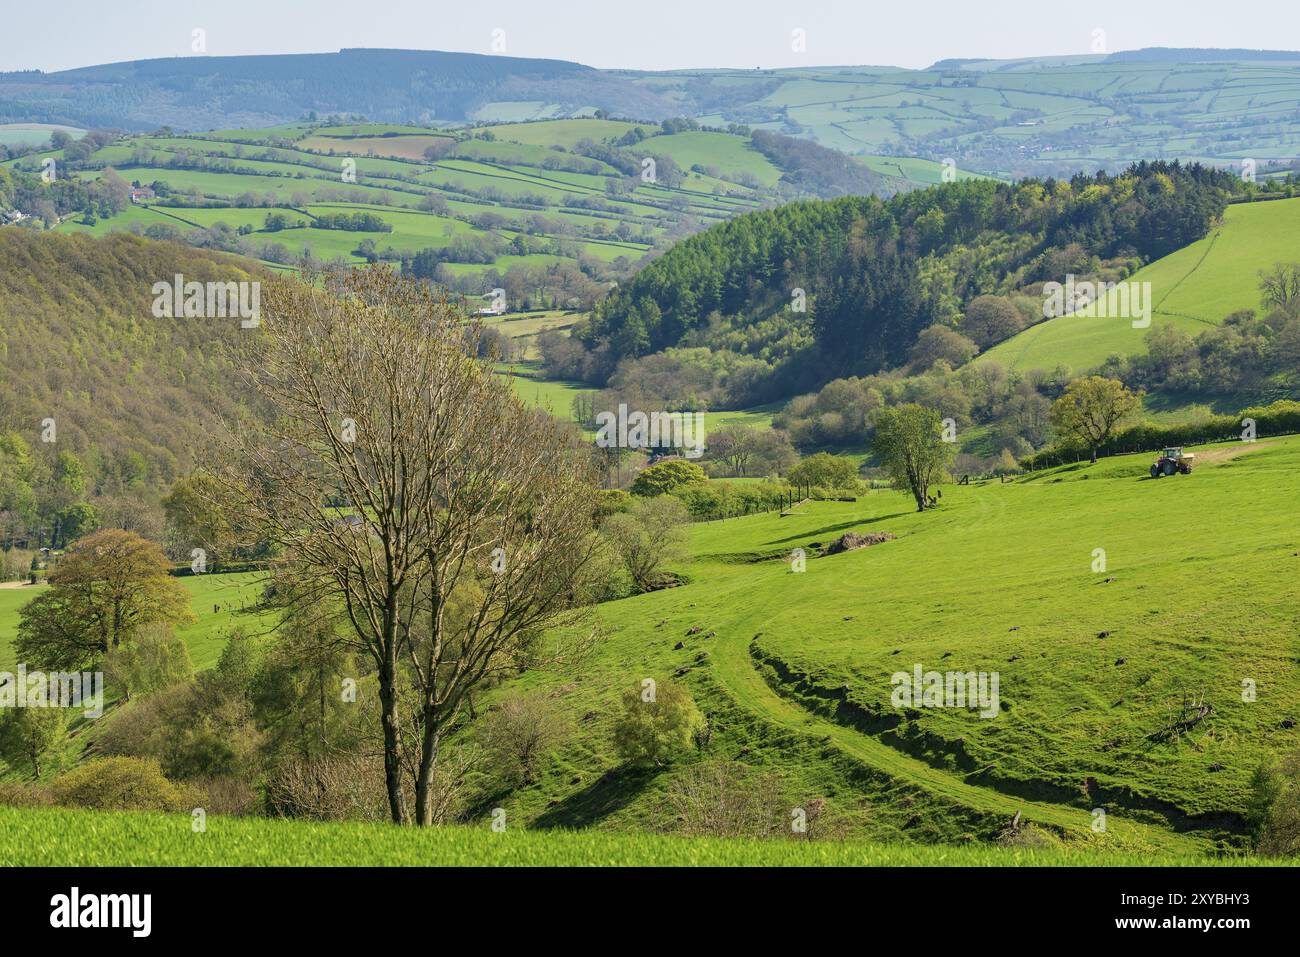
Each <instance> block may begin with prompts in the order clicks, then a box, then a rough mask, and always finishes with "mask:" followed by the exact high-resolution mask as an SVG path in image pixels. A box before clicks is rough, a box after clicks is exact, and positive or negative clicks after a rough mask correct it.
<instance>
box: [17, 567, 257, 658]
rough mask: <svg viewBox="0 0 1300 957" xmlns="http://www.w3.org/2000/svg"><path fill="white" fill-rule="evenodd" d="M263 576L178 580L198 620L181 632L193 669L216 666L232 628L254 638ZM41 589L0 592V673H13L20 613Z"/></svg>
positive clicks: (28, 588)
mask: <svg viewBox="0 0 1300 957" xmlns="http://www.w3.org/2000/svg"><path fill="white" fill-rule="evenodd" d="M262 580H263V576H262V575H261V574H260V573H257V572H237V573H232V574H209V575H186V576H183V577H182V578H181V579H180V581H181V584H182V585H184V586H185V589H186V591H188V592H189V593H190V596H191V601H190V610H191V611H193V612H194V617H195V618H197V619H198V621H197V622H196V623H195V624H193V625H189V626H187V627H185V628H182V629H180V630H179V632H178V634H179V635H180V636H181V637H182V638H184V639H185V644H186V647H188V648H189V652H190V661H191V663H192V664H193V665H194V667H195V669H196V670H202V669H204V668H210V667H211V666H212V665H214V664H216V663H217V658H219V657H220V656H221V649H222V648H223V647H225V643H226V638H227V637H228V635H229V634H230V632H231V631H232V630H234V629H236V628H240V627H242V628H244V629H245V630H246V631H248V632H249V633H250V634H251V633H256V632H257V630H258V628H259V627H260V619H259V617H258V615H257V612H256V610H255V608H254V606H255V605H256V604H257V600H258V597H259V595H260V594H261V588H262ZM45 587H46V586H45V585H26V586H23V587H21V588H0V671H5V670H9V669H12V668H13V667H14V665H16V664H17V660H16V659H15V658H14V651H13V640H14V638H15V637H16V636H17V634H18V609H19V608H21V607H22V606H23V605H25V604H27V602H29V601H31V600H32V598H33V596H35V595H37V594H39V592H40V590H41V589H43V588H45Z"/></svg>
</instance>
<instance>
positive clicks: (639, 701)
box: [614, 678, 704, 767]
mask: <svg viewBox="0 0 1300 957" xmlns="http://www.w3.org/2000/svg"><path fill="white" fill-rule="evenodd" d="M703 725H704V718H703V717H702V716H701V715H700V712H699V709H698V708H696V707H695V702H694V701H693V700H692V699H691V696H690V695H689V694H688V693H687V692H686V690H685V689H684V688H682V687H681V686H679V685H676V684H673V683H672V682H671V681H667V680H662V681H660V680H656V679H653V678H646V679H645V680H644V681H643V682H642V683H641V684H640V685H639V686H637V687H635V688H629V689H628V690H627V691H625V692H623V713H622V714H621V715H619V718H618V720H617V722H616V723H615V725H614V748H615V750H616V751H617V752H618V755H619V757H620V758H622V759H623V760H624V761H626V762H628V763H629V764H633V765H639V766H643V767H662V766H663V765H665V764H668V763H669V762H671V761H672V760H673V758H675V757H677V756H678V755H680V754H682V753H684V752H687V751H689V750H690V749H691V748H692V747H693V746H694V743H695V733H696V731H697V730H698V729H699V728H701V727H702V726H703Z"/></svg>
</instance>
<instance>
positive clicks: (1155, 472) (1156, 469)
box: [1151, 465, 1160, 478]
mask: <svg viewBox="0 0 1300 957" xmlns="http://www.w3.org/2000/svg"><path fill="white" fill-rule="evenodd" d="M1151 477H1152V478H1160V466H1158V465H1153V466H1151Z"/></svg>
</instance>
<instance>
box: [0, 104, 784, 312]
mask: <svg viewBox="0 0 1300 957" xmlns="http://www.w3.org/2000/svg"><path fill="white" fill-rule="evenodd" d="M636 128H639V129H641V130H642V131H643V133H644V134H645V135H646V137H647V138H646V139H645V140H643V142H644V143H645V144H646V145H645V147H644V149H645V151H646V152H647V154H648V153H651V152H653V153H654V154H655V155H660V156H664V155H670V156H673V157H674V159H676V161H677V164H678V166H679V167H680V168H681V170H682V173H683V177H682V180H681V182H680V183H678V184H676V185H673V186H667V185H665V184H663V183H650V182H642V181H640V179H639V177H630V176H629V175H628V174H627V173H626V171H620V170H619V169H616V168H615V167H614V166H611V165H610V164H609V163H607V162H605V161H603V160H600V159H595V158H592V157H588V156H585V155H582V154H581V153H579V152H577V151H576V150H577V148H578V144H579V143H580V142H581V141H584V140H591V141H593V142H596V143H604V144H605V145H611V144H613V143H614V141H615V140H617V139H618V138H619V137H621V136H623V135H624V134H626V133H627V132H628V131H630V130H632V129H636ZM748 142H749V141H748V139H747V138H745V137H743V136H739V135H732V134H725V133H703V132H701V133H682V134H675V135H666V134H663V133H662V132H661V131H660V129H659V127H657V126H651V125H646V124H635V123H629V122H623V121H613V120H599V119H591V118H587V119H583V118H570V119H562V120H556V121H553V122H552V121H547V122H530V123H518V124H505V125H498V126H493V127H491V128H490V129H488V130H478V129H470V128H466V129H451V130H430V129H422V128H419V127H408V126H400V125H385V124H376V123H370V124H345V125H338V126H328V125H322V124H310V125H308V124H291V125H286V126H281V127H276V128H272V129H267V130H223V131H215V132H207V133H196V134H192V135H176V134H167V135H162V134H160V135H140V134H135V135H130V136H125V137H122V138H120V139H119V140H117V141H115V142H113V143H110V144H108V145H106V146H104V147H102V148H101V149H99V150H98V151H96V152H95V153H94V154H93V155H92V156H91V157H90V159H89V160H88V161H87V162H86V163H85V164H81V165H80V166H79V168H76V169H73V170H71V172H70V175H75V176H78V177H81V178H86V179H93V178H96V177H98V176H100V175H101V173H102V171H103V170H104V169H105V168H107V167H110V166H111V167H112V168H113V169H115V170H116V171H117V172H118V173H119V174H120V175H122V176H123V178H125V179H126V180H127V181H129V182H132V183H138V184H140V185H143V186H152V187H153V188H154V189H155V190H156V192H157V193H158V195H157V197H156V198H152V199H149V200H146V201H144V202H143V203H140V204H138V205H132V206H130V207H129V208H127V209H126V210H124V211H123V212H121V213H119V214H117V215H115V216H110V217H96V218H94V219H93V221H92V220H91V219H88V218H87V217H84V216H81V215H74V216H69V217H68V218H67V219H65V221H64V222H63V223H61V224H60V225H59V226H58V227H57V228H58V229H60V230H62V231H66V232H88V233H91V234H93V235H103V234H105V233H108V232H112V231H114V230H119V229H129V230H136V231H149V232H150V233H151V234H157V235H167V236H172V237H181V238H184V237H185V236H187V235H194V234H195V233H196V231H197V230H200V229H204V230H210V229H211V228H212V227H214V226H217V225H219V224H225V225H226V226H229V227H230V228H231V230H239V231H240V232H239V235H240V237H241V239H240V241H239V242H240V246H241V250H242V251H243V252H244V253H245V254H246V255H249V256H251V257H252V258H255V259H261V260H263V261H270V262H274V263H278V264H280V265H290V264H292V263H296V262H297V261H298V260H299V259H300V258H301V257H303V256H305V255H307V254H308V253H310V254H311V255H312V256H314V257H315V258H316V259H318V260H323V261H334V262H341V263H345V264H348V265H357V264H359V263H362V262H365V261H366V258H365V256H364V255H362V254H360V253H359V252H358V250H359V249H360V247H361V244H362V243H364V242H367V241H368V242H370V243H372V244H373V247H374V253H375V254H377V255H379V256H381V257H387V258H390V259H396V258H398V257H400V256H403V255H406V256H409V255H413V254H415V253H417V252H420V251H422V250H425V249H432V250H435V251H437V252H438V254H439V261H440V262H441V263H442V267H443V269H444V271H445V273H446V274H447V275H448V276H450V277H452V278H453V279H456V280H464V281H467V282H468V283H469V284H470V286H472V285H473V284H474V282H476V281H478V277H480V276H481V275H482V274H483V273H486V272H488V271H489V270H496V271H497V272H504V271H506V270H508V269H511V268H513V267H516V266H527V267H541V266H547V265H553V264H557V263H564V262H566V261H567V262H570V263H576V262H577V261H578V260H579V259H580V258H582V257H587V258H590V259H594V260H598V261H600V262H602V263H605V264H609V265H610V266H612V267H613V268H615V269H619V270H624V271H625V270H626V269H627V268H629V267H630V266H631V265H632V264H634V263H636V262H637V261H638V260H640V259H641V258H642V257H643V256H644V255H645V254H646V253H647V252H648V251H650V250H651V249H652V248H653V247H654V246H655V244H656V243H659V242H661V241H663V240H665V239H666V237H667V234H668V233H669V232H670V231H671V230H674V229H677V228H679V227H680V226H681V225H682V224H683V222H684V221H686V220H687V219H689V220H690V221H691V223H692V228H699V227H704V226H708V225H710V224H712V223H716V222H721V221H723V220H725V219H727V218H729V217H731V216H734V215H736V214H738V213H742V212H745V211H747V210H751V209H756V208H758V207H759V206H760V205H762V204H763V203H764V202H770V201H772V200H773V199H775V198H776V195H777V194H776V191H775V186H776V182H777V180H778V179H779V178H780V176H781V171H780V170H777V169H776V168H775V167H773V166H772V164H771V163H770V162H768V160H767V159H766V158H765V157H763V156H762V155H761V154H759V153H758V152H756V151H755V150H754V149H753V148H752V147H750V146H749V145H748ZM652 144H653V145H652ZM431 146H436V147H438V148H439V149H440V151H441V152H440V154H439V155H438V156H437V157H436V158H435V159H432V160H430V159H428V158H426V156H425V151H426V150H428V149H429V147H431ZM49 156H53V157H55V158H56V159H58V158H59V157H60V156H61V154H60V153H58V152H55V151H47V152H44V153H35V154H32V155H30V156H27V157H22V158H19V159H14V160H8V161H7V164H8V165H11V166H15V167H17V168H20V169H27V170H30V169H39V166H40V162H41V161H42V160H43V159H45V158H46V157H49ZM693 166H698V167H699V168H700V169H702V170H707V172H697V171H695V170H692V168H691V167H693ZM740 180H743V183H742V182H740ZM746 184H747V185H746ZM348 212H351V213H358V212H366V213H372V214H375V215H378V216H380V217H381V218H382V219H383V220H384V221H385V222H386V223H388V224H389V225H391V226H392V227H393V229H392V231H391V232H358V231H352V230H342V229H320V228H316V227H315V226H313V222H314V221H315V220H316V219H317V218H319V217H320V216H322V215H327V214H338V213H348ZM270 213H280V214H282V215H284V216H285V217H286V219H288V220H289V221H290V222H291V223H296V222H297V221H298V220H304V221H305V225H303V226H302V227H299V228H291V229H279V230H274V229H268V228H267V227H266V216H267V215H268V214H270ZM464 243H469V244H471V245H475V246H476V248H475V249H474V250H473V251H471V252H470V254H469V255H465V254H464V253H463V252H456V251H454V250H453V247H456V248H459V247H457V244H464ZM449 250H453V251H450V252H449ZM484 288H489V287H488V286H487V285H486V284H485V286H484Z"/></svg>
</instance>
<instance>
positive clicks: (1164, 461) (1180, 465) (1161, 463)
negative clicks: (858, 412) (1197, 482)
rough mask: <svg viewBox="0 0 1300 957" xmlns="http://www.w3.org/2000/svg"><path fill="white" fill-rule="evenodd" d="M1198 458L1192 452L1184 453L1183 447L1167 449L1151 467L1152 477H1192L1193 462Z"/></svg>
mask: <svg viewBox="0 0 1300 957" xmlns="http://www.w3.org/2000/svg"><path fill="white" fill-rule="evenodd" d="M1194 458H1196V456H1195V455H1194V454H1193V453H1191V452H1184V451H1183V447H1182V446H1181V445H1180V446H1176V447H1174V446H1171V447H1170V448H1167V449H1165V450H1164V451H1162V452H1161V453H1160V455H1159V456H1157V457H1156V460H1155V462H1154V463H1153V464H1152V465H1151V477H1152V478H1162V477H1163V476H1166V475H1190V474H1191V471H1192V460H1193V459H1194Z"/></svg>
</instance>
